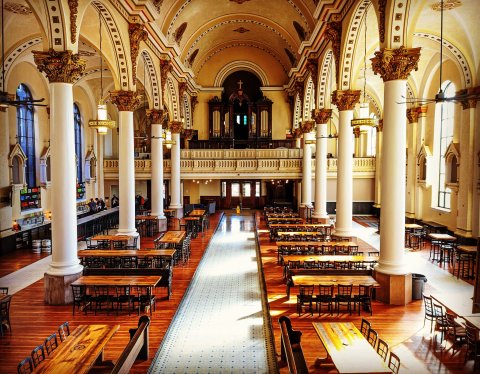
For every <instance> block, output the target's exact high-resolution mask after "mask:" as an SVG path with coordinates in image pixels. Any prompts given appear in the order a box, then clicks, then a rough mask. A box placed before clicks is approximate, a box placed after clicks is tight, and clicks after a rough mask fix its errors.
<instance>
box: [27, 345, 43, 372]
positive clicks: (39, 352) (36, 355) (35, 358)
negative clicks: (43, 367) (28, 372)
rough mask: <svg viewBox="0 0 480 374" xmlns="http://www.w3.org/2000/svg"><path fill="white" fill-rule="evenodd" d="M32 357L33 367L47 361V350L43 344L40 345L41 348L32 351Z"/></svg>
mask: <svg viewBox="0 0 480 374" xmlns="http://www.w3.org/2000/svg"><path fill="white" fill-rule="evenodd" d="M30 356H31V357H32V362H33V366H34V367H37V365H38V364H39V363H40V362H42V361H43V360H45V348H44V347H43V344H40V345H39V346H37V347H35V348H34V349H33V350H32V353H31V354H30Z"/></svg>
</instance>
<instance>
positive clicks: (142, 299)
mask: <svg viewBox="0 0 480 374" xmlns="http://www.w3.org/2000/svg"><path fill="white" fill-rule="evenodd" d="M133 291H134V290H133V289H132V292H133ZM134 300H135V302H137V303H138V314H139V315H140V311H141V309H142V307H143V308H145V311H147V309H149V311H150V315H152V309H153V310H154V311H155V310H156V299H155V295H154V294H152V289H151V287H138V288H136V296H135V298H134Z"/></svg>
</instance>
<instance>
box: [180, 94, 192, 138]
mask: <svg viewBox="0 0 480 374" xmlns="http://www.w3.org/2000/svg"><path fill="white" fill-rule="evenodd" d="M182 106H183V115H184V119H185V128H186V129H191V128H192V108H191V104H190V97H189V95H188V93H186V92H185V93H184V94H183V98H182Z"/></svg>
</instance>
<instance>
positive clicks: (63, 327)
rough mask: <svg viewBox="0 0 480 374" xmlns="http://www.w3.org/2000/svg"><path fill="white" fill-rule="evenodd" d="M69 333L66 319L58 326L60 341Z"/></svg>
mask: <svg viewBox="0 0 480 374" xmlns="http://www.w3.org/2000/svg"><path fill="white" fill-rule="evenodd" d="M69 335H70V326H69V325H68V321H65V322H64V323H62V324H61V325H60V326H59V327H58V336H59V337H60V341H61V342H63V341H64V340H65V339H67V336H69Z"/></svg>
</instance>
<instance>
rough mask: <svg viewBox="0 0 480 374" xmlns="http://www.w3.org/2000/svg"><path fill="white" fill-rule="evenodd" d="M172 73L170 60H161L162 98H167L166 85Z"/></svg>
mask: <svg viewBox="0 0 480 374" xmlns="http://www.w3.org/2000/svg"><path fill="white" fill-rule="evenodd" d="M171 71H172V64H171V63H170V61H169V60H160V79H161V80H162V83H161V84H162V98H165V84H166V83H167V75H168V73H170V72H171Z"/></svg>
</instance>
